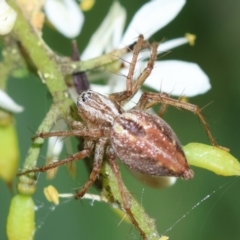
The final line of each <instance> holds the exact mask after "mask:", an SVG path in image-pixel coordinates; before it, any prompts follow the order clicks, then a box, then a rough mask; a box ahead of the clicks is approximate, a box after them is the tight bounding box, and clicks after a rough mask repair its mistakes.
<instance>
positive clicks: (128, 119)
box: [18, 35, 218, 238]
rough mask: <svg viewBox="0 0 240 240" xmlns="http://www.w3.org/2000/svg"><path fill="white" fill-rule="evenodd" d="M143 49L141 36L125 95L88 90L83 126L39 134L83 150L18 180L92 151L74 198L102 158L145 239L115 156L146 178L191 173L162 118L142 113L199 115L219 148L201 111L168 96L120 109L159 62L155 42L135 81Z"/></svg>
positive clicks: (150, 96) (148, 95) (81, 101)
mask: <svg viewBox="0 0 240 240" xmlns="http://www.w3.org/2000/svg"><path fill="white" fill-rule="evenodd" d="M143 44H144V39H143V36H142V35H140V36H139V38H138V41H137V43H136V44H135V46H134V50H133V57H132V61H131V63H130V68H129V72H128V75H127V79H126V90H125V91H123V92H119V93H113V94H110V95H109V96H108V97H107V96H104V95H102V94H100V93H96V92H93V91H91V90H87V91H84V92H83V93H81V95H80V96H79V97H78V100H77V106H78V113H79V115H80V116H81V118H82V120H83V123H81V122H76V121H74V122H73V123H72V124H71V125H72V129H73V130H71V131H68V132H49V133H39V134H37V137H40V138H48V137H52V136H80V137H83V138H84V147H83V150H82V151H80V152H77V153H75V154H74V155H72V156H70V157H68V158H65V159H63V160H61V161H57V162H54V163H51V164H49V165H46V166H43V167H40V168H35V169H31V170H26V171H24V170H23V172H21V173H19V174H18V175H23V174H27V173H31V172H45V171H47V170H50V169H53V168H56V167H58V166H61V165H64V164H67V163H70V162H74V161H76V160H80V159H83V158H85V157H87V156H89V155H90V154H91V152H92V151H93V150H95V153H94V163H93V169H92V172H91V174H90V177H89V179H88V181H87V182H86V183H85V185H84V186H83V187H82V189H81V190H79V191H77V192H76V194H75V198H76V199H78V198H81V197H82V196H84V194H85V193H86V192H87V190H88V189H89V188H90V186H91V185H92V184H93V183H94V181H95V180H96V178H97V177H98V175H99V172H100V169H101V165H102V162H103V157H104V155H105V154H106V156H107V160H108V161H109V163H110V166H111V168H112V170H113V173H114V174H115V176H116V178H117V180H118V185H119V189H120V191H121V194H122V199H123V206H122V207H123V209H124V210H125V212H126V213H127V215H128V216H129V217H130V219H131V221H132V223H133V224H134V225H135V226H136V227H137V229H138V230H139V232H140V234H141V235H142V236H143V238H145V233H144V232H143V230H142V229H141V228H140V227H139V226H138V223H137V221H136V219H135V218H134V216H133V214H132V212H131V210H130V205H129V204H130V203H129V201H128V197H127V194H126V193H125V191H124V185H123V182H122V179H121V174H120V172H119V167H118V164H117V161H116V158H117V157H119V159H120V160H122V161H123V162H124V163H125V164H126V165H127V166H128V167H129V168H131V169H133V170H136V171H139V172H142V173H145V174H150V175H165V176H177V177H182V178H184V179H190V178H192V177H193V175H194V174H193V171H192V170H191V169H190V168H189V167H188V164H187V160H186V158H185V155H184V153H183V150H182V147H181V144H180V142H179V140H178V138H177V136H176V135H175V133H174V132H173V131H172V129H171V128H170V127H169V126H168V124H167V123H165V122H164V121H163V120H162V119H161V118H160V117H158V116H157V115H152V114H148V113H146V112H145V111H144V110H146V109H148V108H150V107H152V106H153V105H155V104H157V103H162V104H163V106H165V105H173V106H176V107H178V108H182V109H186V110H189V111H191V112H193V113H195V114H197V115H198V117H199V119H200V121H201V122H202V124H203V125H204V127H205V129H206V132H207V135H208V137H209V139H210V141H211V142H212V144H213V145H215V146H218V145H217V143H216V141H215V139H214V137H213V135H212V134H211V132H210V130H209V128H208V125H207V123H206V121H205V119H204V118H203V116H202V114H201V111H200V109H199V108H198V107H197V106H196V105H193V104H190V103H183V102H180V101H179V100H175V99H172V98H170V97H169V96H168V95H167V94H164V93H152V92H145V93H143V94H142V96H141V98H140V100H139V102H138V103H137V104H136V106H135V107H133V108H132V109H131V110H129V111H124V110H123V109H122V106H123V105H124V104H125V103H127V102H128V101H129V100H130V99H131V98H132V97H133V96H134V95H135V93H136V92H137V91H138V90H139V88H140V87H141V86H142V85H143V83H144V81H145V80H146V79H147V77H148V76H149V75H150V73H151V71H152V69H153V66H154V61H155V60H156V57H157V47H158V44H157V43H153V44H152V53H151V56H150V59H149V62H148V64H147V67H146V68H145V69H144V70H143V72H142V73H141V74H140V76H139V77H138V78H137V79H136V80H135V81H134V80H133V75H134V69H135V65H136V62H137V57H138V54H139V51H140V50H141V47H142V46H143ZM152 130H153V131H152ZM149 143H150V145H149ZM152 145H153V146H152ZM133 146H134V148H133ZM158 149H160V150H158ZM171 158H172V159H174V161H172V160H171ZM168 161H170V162H168Z"/></svg>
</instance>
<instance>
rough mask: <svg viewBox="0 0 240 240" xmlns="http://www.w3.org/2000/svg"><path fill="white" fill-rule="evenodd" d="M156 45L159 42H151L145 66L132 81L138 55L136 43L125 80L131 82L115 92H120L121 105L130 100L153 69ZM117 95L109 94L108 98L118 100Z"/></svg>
mask: <svg viewBox="0 0 240 240" xmlns="http://www.w3.org/2000/svg"><path fill="white" fill-rule="evenodd" d="M158 45H159V44H158V43H156V42H155V43H153V44H152V53H151V56H150V59H149V61H148V64H147V67H146V68H145V69H144V70H143V71H142V73H141V74H140V75H139V77H138V78H137V79H136V80H135V81H133V73H134V68H135V66H136V62H137V57H138V54H139V51H140V49H139V48H138V47H137V45H136V48H134V52H133V60H132V62H131V65H130V69H129V73H128V76H127V82H129V81H130V80H131V82H132V83H131V84H127V90H126V91H124V92H121V93H117V94H120V96H121V98H120V101H121V105H124V104H125V103H126V102H128V101H129V100H131V99H132V98H133V97H134V95H135V94H136V92H137V91H138V90H139V89H140V88H141V86H142V85H143V83H144V82H145V80H146V79H147V78H148V76H149V75H150V74H151V72H152V70H153V66H154V62H155V61H156V59H157V49H158ZM129 93H131V95H129ZM118 97H119V95H116V94H111V95H110V98H112V99H114V100H115V101H116V100H117V101H119V99H118Z"/></svg>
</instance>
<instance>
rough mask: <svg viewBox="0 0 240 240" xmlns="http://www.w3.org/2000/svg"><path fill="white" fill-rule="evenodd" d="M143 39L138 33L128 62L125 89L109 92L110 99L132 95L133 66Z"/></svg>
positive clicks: (120, 100) (125, 98) (121, 99)
mask: <svg viewBox="0 0 240 240" xmlns="http://www.w3.org/2000/svg"><path fill="white" fill-rule="evenodd" d="M143 41H144V37H143V35H142V34H141V35H139V37H138V41H137V43H136V45H135V46H134V50H133V56H132V60H131V63H130V67H129V71H128V75H127V79H126V90H125V91H123V92H118V93H112V94H110V95H109V98H110V99H112V100H114V101H117V102H122V101H124V100H127V99H128V98H129V97H131V96H132V90H133V75H134V69H135V66H136V63H137V58H138V55H139V52H140V50H141V48H142V45H143Z"/></svg>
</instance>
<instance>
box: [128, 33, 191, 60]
mask: <svg viewBox="0 0 240 240" xmlns="http://www.w3.org/2000/svg"><path fill="white" fill-rule="evenodd" d="M186 43H189V41H188V39H187V38H186V37H181V38H175V39H172V40H169V41H166V42H163V43H160V44H159V46H158V49H157V51H158V53H163V52H167V51H169V50H171V49H173V48H176V47H179V46H181V45H183V44H186ZM150 54H151V52H150V51H146V50H145V51H141V52H140V53H139V55H138V60H141V59H146V58H149V57H150ZM124 59H125V57H124ZM127 60H129V57H128V58H127Z"/></svg>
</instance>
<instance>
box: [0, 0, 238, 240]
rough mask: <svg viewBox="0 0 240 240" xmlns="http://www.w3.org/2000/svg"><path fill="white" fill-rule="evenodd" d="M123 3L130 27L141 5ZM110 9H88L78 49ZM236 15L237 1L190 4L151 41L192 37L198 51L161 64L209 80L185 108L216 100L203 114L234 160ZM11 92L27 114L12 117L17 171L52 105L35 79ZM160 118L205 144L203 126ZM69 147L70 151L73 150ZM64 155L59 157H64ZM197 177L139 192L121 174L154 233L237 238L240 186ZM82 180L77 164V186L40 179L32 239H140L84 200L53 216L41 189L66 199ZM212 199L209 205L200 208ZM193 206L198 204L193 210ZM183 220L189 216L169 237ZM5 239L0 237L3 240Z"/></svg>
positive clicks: (62, 175)
mask: <svg viewBox="0 0 240 240" xmlns="http://www.w3.org/2000/svg"><path fill="white" fill-rule="evenodd" d="M120 2H121V4H122V5H123V6H124V7H125V8H126V9H127V13H128V19H127V20H128V22H129V21H130V20H131V16H132V15H133V14H134V12H136V10H137V9H138V8H139V7H140V6H141V5H142V4H143V3H144V2H146V1H139V0H138V1H136V0H135V1H126V0H122V1H120ZM110 4H111V1H104V3H103V1H97V3H96V5H95V6H94V8H93V10H92V11H90V12H87V13H86V14H85V16H86V21H85V25H84V27H83V30H82V33H81V35H80V36H79V37H78V39H77V40H78V43H79V48H80V49H81V50H83V49H84V47H85V46H86V44H87V42H88V40H89V38H90V36H91V34H92V33H93V32H94V31H95V29H96V28H97V27H98V26H99V24H100V22H101V21H102V19H103V18H104V16H105V14H106V13H107V11H108V9H109V6H110ZM239 12H240V2H239V1H236V0H235V1H233V0H230V1H224V0H220V1H216V0H215V1H207V0H205V1H204V0H202V1H188V2H187V3H186V5H185V7H184V8H183V10H182V11H181V12H180V14H179V15H178V16H177V18H175V19H174V21H172V22H171V23H170V24H169V25H168V26H166V27H165V28H164V29H162V30H161V31H159V33H157V34H156V35H154V36H153V37H152V39H153V40H161V39H162V38H166V39H172V38H176V37H180V36H183V35H184V34H185V33H186V32H191V33H194V34H196V35H197V41H196V46H195V47H193V48H192V47H190V46H188V45H185V46H182V47H179V48H176V49H174V50H173V51H172V52H171V53H170V54H168V55H167V56H166V57H165V58H164V59H179V60H185V61H190V62H196V63H198V64H199V65H200V66H201V68H202V69H203V70H204V71H205V72H206V73H207V75H208V76H209V78H210V80H211V84H212V89H211V90H210V91H209V92H208V93H206V94H205V95H201V96H197V97H194V98H191V99H190V101H191V102H192V103H194V104H197V105H199V106H200V107H203V106H205V105H207V104H208V103H210V102H212V101H213V103H212V104H210V105H209V106H208V107H207V108H205V109H204V114H205V115H206V116H207V120H208V122H209V125H210V127H211V130H212V132H213V133H214V136H215V137H216V138H217V140H218V142H219V144H220V145H223V146H226V147H229V148H230V149H231V153H232V154H233V155H234V156H235V157H236V158H239V156H240V150H239V141H240V127H239V119H240V107H239V101H240V96H239V94H240V81H239V72H240V71H239V58H240V50H239V49H240V48H239V42H240V41H239V39H240V31H239V30H240V28H239V25H240V15H239ZM147 17H151V16H146V18H147ZM44 39H45V40H46V41H47V43H48V44H49V45H50V46H51V47H52V48H53V49H54V50H55V51H57V52H58V53H62V54H64V55H69V54H70V51H71V48H70V41H69V40H68V39H65V38H64V37H62V36H61V35H59V34H58V33H57V32H55V31H52V30H50V29H49V28H47V27H46V28H45V29H44ZM56 39H57V40H56ZM8 92H9V93H10V95H11V96H13V97H14V99H15V100H16V101H17V102H18V103H20V104H21V105H23V106H24V107H25V111H24V112H23V113H21V114H18V115H16V120H17V130H18V135H19V145H20V150H21V164H22V162H23V160H24V158H25V157H26V154H27V150H28V148H29V146H30V143H31V140H30V139H31V136H32V135H33V133H32V131H35V130H36V129H37V127H38V125H39V124H40V122H41V120H42V118H43V117H44V116H45V114H46V112H47V111H48V107H49V104H50V103H51V99H50V97H49V95H48V93H47V90H46V89H45V86H43V84H42V83H41V82H40V80H39V79H37V78H36V77H35V76H33V75H30V76H29V77H28V78H26V79H20V80H19V79H11V80H10V81H9V85H8ZM165 119H166V120H167V121H168V122H169V123H170V124H171V126H172V127H173V129H174V130H175V131H176V133H177V135H178V136H179V138H180V140H181V142H182V143H183V145H185V144H187V143H189V142H202V143H207V144H209V141H208V139H207V136H206V134H205V131H204V129H203V127H202V126H201V124H200V123H199V121H198V119H197V117H196V116H194V115H193V114H191V113H187V112H185V111H184V112H183V111H178V110H175V109H172V108H169V109H168V112H167V114H166V116H165ZM73 143H74V140H73ZM73 146H74V148H75V143H74V144H73ZM45 150H46V148H44V149H43V151H42V156H43V157H42V158H41V159H40V160H39V165H42V164H43V162H44V156H45V155H46V151H45ZM64 156H66V155H64V153H63V155H62V157H64ZM21 166H22V165H21ZM194 171H195V177H194V179H193V180H190V181H183V180H179V181H177V183H176V185H174V186H172V187H170V188H166V189H163V190H155V189H151V188H148V187H145V186H143V185H142V184H141V183H139V182H138V181H137V180H135V179H134V178H133V177H132V176H131V175H130V174H129V173H128V171H126V169H125V168H124V167H122V174H123V178H124V182H125V184H126V185H127V186H128V187H129V189H130V191H131V192H132V194H133V195H134V196H135V197H136V198H137V199H138V200H139V201H140V202H142V204H143V206H144V207H145V209H146V212H147V213H148V214H149V215H150V216H151V217H153V218H155V219H156V224H157V226H158V230H159V232H160V233H162V234H165V235H167V236H169V237H170V239H171V240H173V239H179V240H183V239H184V240H191V239H194V240H197V239H204V240H206V239H218V240H225V239H231V240H235V239H236V240H237V239H239V236H240V232H239V222H240V205H239V201H240V193H239V185H240V180H239V179H238V178H236V177H232V178H225V177H221V176H217V175H215V174H214V173H211V172H208V171H205V170H201V169H197V168H194ZM87 176H88V174H87V171H86V169H85V167H84V165H83V163H81V162H80V163H78V175H77V178H76V179H74V180H73V179H71V177H70V176H69V175H68V174H67V171H66V169H65V168H64V167H62V168H60V169H59V172H58V175H57V177H56V179H54V180H53V181H51V182H47V181H46V180H45V174H40V176H39V182H38V190H37V193H36V194H35V195H34V200H35V203H36V205H37V206H38V208H39V210H38V211H37V212H36V227H37V232H36V235H35V239H37V240H38V239H59V240H60V239H71V240H75V239H114V240H118V239H119V240H120V239H121V240H122V239H140V237H139V235H138V234H137V233H136V231H135V229H134V227H132V226H131V225H128V224H126V223H124V222H122V223H121V224H119V222H120V221H121V218H119V217H118V216H117V215H116V214H115V213H114V212H113V211H112V210H111V208H110V207H109V206H108V205H107V204H104V203H98V202H95V203H94V204H93V205H91V202H90V201H88V200H82V201H75V200H69V201H64V200H63V201H62V202H61V203H60V205H59V206H57V207H56V208H55V209H54V210H52V209H51V206H52V205H51V204H50V203H48V202H47V201H46V200H45V198H44V197H43V194H42V189H43V187H45V186H46V185H48V184H50V183H51V184H53V185H55V186H56V187H57V188H58V190H59V191H60V192H62V193H63V192H68V193H70V192H73V191H74V189H75V188H76V187H80V186H82V184H83V183H84V181H85V180H86V179H87ZM0 191H1V206H2V207H1V214H0V232H5V221H6V216H7V212H8V207H9V201H10V199H11V198H12V194H11V193H10V192H9V190H8V188H7V187H6V186H5V184H4V183H3V182H2V181H1V182H0ZM91 192H92V193H94V192H95V190H94V189H91ZM209 194H210V195H211V196H210V198H208V199H207V200H206V201H203V202H202V203H201V201H202V199H204V198H205V197H207V196H208V195H209ZM198 203H201V204H199V206H197V207H196V208H194V209H193V210H191V209H192V208H193V207H194V206H195V205H196V204H198ZM183 216H186V217H185V218H183V219H182V220H181V221H180V222H179V223H178V224H176V225H175V226H174V227H173V228H172V229H171V230H170V231H168V232H166V230H167V229H169V228H171V227H172V226H173V225H174V224H175V223H176V222H177V221H178V220H179V219H180V218H182V217H183ZM5 238H6V237H5V235H3V234H1V236H0V239H5Z"/></svg>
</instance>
